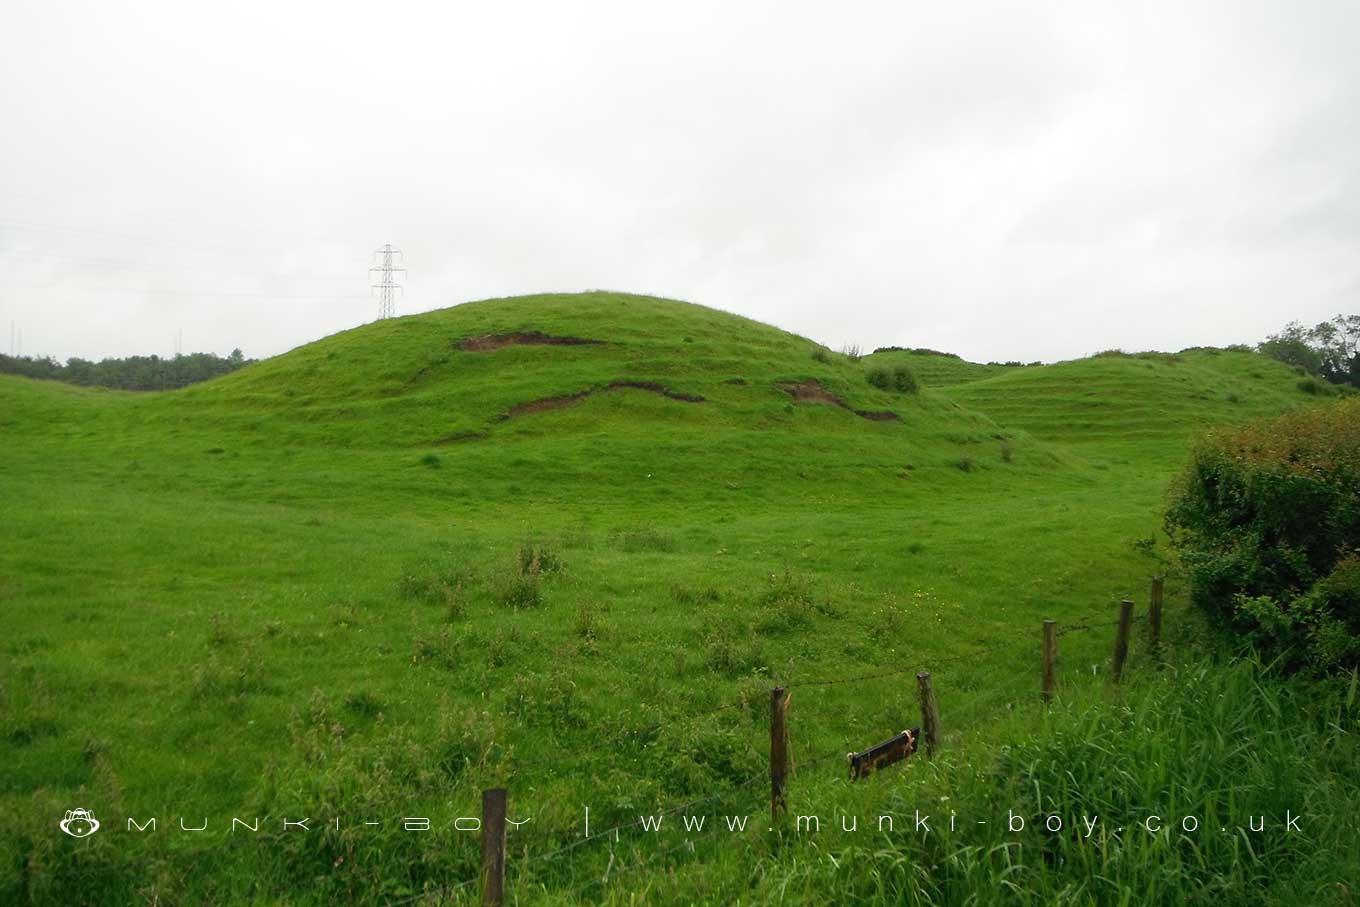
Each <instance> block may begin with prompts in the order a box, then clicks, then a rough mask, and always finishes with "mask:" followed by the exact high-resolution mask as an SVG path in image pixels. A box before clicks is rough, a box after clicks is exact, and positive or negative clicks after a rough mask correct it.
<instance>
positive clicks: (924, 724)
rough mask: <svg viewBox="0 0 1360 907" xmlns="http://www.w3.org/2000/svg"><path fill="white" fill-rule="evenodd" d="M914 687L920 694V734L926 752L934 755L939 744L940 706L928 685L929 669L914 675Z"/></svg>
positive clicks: (933, 691)
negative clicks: (923, 738) (924, 741)
mask: <svg viewBox="0 0 1360 907" xmlns="http://www.w3.org/2000/svg"><path fill="white" fill-rule="evenodd" d="M916 688H917V690H918V691H919V692H920V694H921V735H922V736H923V737H925V738H926V752H927V753H928V754H929V755H934V754H935V750H936V749H938V748H939V746H940V707H939V705H938V704H937V703H936V702H935V690H934V689H932V688H931V686H930V672H929V671H922V672H921V673H919V674H917V675H916Z"/></svg>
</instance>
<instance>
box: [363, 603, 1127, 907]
mask: <svg viewBox="0 0 1360 907" xmlns="http://www.w3.org/2000/svg"><path fill="white" fill-rule="evenodd" d="M1100 614H1101V612H1092V613H1090V614H1086V615H1083V616H1081V617H1079V618H1077V619H1076V620H1075V621H1074V622H1071V623H1067V624H1064V625H1062V626H1061V627H1059V629H1058V631H1057V632H1056V634H1055V636H1056V637H1065V636H1069V635H1072V634H1076V633H1089V632H1093V631H1096V630H1106V629H1110V628H1114V627H1118V626H1119V625H1120V624H1121V622H1122V621H1120V620H1115V621H1096V620H1095V618H1097V617H1099V616H1100ZM1146 619H1147V615H1140V616H1138V617H1135V618H1132V620H1131V621H1130V624H1133V623H1141V622H1144V621H1145V620H1146ZM1033 646H1034V640H1032V639H1029V638H1019V637H1018V638H1016V639H1010V640H1004V641H1002V640H998V641H995V642H992V643H989V644H987V645H984V646H981V647H979V648H975V649H972V650H970V651H968V652H963V653H958V654H955V655H951V656H945V657H940V658H931V659H928V660H927V661H928V663H929V665H930V666H931V667H932V668H936V667H938V666H940V665H945V664H953V663H957V662H960V661H974V660H976V659H979V658H982V657H984V656H986V655H989V654H993V653H996V652H1000V651H1004V650H1019V649H1021V648H1029V649H1031V650H1032V649H1033ZM918 671H919V669H918V668H917V667H902V668H895V669H891V670H884V671H873V672H868V673H863V674H857V675H852V676H843V677H823V678H814V679H810V680H791V681H789V682H787V683H785V684H783V685H782V688H783V689H784V690H793V689H798V688H804V687H829V686H835V685H839V684H851V683H866V682H870V681H874V680H880V679H885V678H889V677H898V676H901V675H904V674H909V673H910V674H916V673H918ZM1034 692H1036V693H1037V692H1040V691H1038V690H1036V691H1034ZM752 705H754V702H753V701H752V700H751V699H750V698H747V697H743V698H741V699H739V700H737V701H734V702H728V703H724V704H721V705H719V706H717V707H715V708H710V709H705V710H702V711H699V712H693V713H689V714H687V715H684V716H680V718H678V719H677V718H675V717H671V718H669V719H667V720H665V721H661V722H657V723H656V725H655V726H653V727H654V729H656V730H660V729H662V728H664V727H665V726H667V725H671V724H674V723H675V722H676V721H690V720H694V719H697V718H702V717H706V716H709V715H713V714H717V713H719V712H724V711H727V710H730V709H735V708H748V707H751V706H752ZM1006 705H1007V707H1011V706H1012V705H1013V703H1011V702H1007V703H1006ZM633 733H637V731H634V732H633ZM846 759H847V751H846V750H844V749H836V750H831V751H827V752H823V753H821V754H819V755H817V756H814V757H812V758H810V759H807V760H803V761H802V762H798V763H795V764H794V769H795V772H796V769H797V768H798V767H801V768H802V769H804V770H805V771H806V770H808V769H812V768H814V767H820V766H823V765H826V764H828V763H830V762H832V761H836V762H839V763H842V764H844V763H845V761H846ZM768 780H769V779H768V778H767V777H766V776H764V775H759V776H755V777H752V778H750V779H748V780H746V781H745V782H742V783H741V784H738V785H737V786H735V787H732V788H728V789H726V790H723V791H721V792H718V793H716V794H709V795H707V796H704V797H700V798H696V799H694V800H690V801H687V802H684V803H680V804H677V805H674V806H670V807H666V808H664V809H661V810H658V811H656V812H653V813H650V814H648V815H647V816H645V817H644V816H639V817H637V818H636V819H633V820H630V821H627V822H621V823H618V824H615V825H611V826H609V827H607V828H605V829H603V830H600V831H596V832H594V833H591V834H585V835H582V836H581V837H579V838H577V839H576V840H574V841H572V842H570V843H568V844H565V845H563V846H561V847H558V848H557V849H555V850H553V851H550V852H548V853H545V854H538V855H535V856H533V857H528V858H526V859H524V860H521V861H519V862H518V863H517V865H516V874H517V875H518V876H520V877H523V876H524V875H525V874H527V873H528V872H530V871H532V870H533V869H535V868H538V867H540V866H541V865H542V864H544V863H551V862H554V861H560V860H562V859H564V858H566V857H567V856H568V855H570V854H573V853H575V852H578V851H579V850H580V849H581V848H583V847H586V846H587V845H589V844H591V843H592V842H599V841H608V840H609V839H610V838H611V837H612V838H613V841H614V842H615V843H617V842H618V841H619V836H620V835H621V834H622V833H623V832H625V831H631V830H634V829H636V828H639V827H648V828H650V830H653V831H656V830H659V823H657V822H656V819H657V817H663V816H669V815H674V814H676V813H686V812H690V811H692V810H694V809H696V808H697V807H699V806H702V805H706V804H708V803H711V802H714V801H716V800H719V799H724V798H729V797H732V796H734V795H737V794H740V793H743V792H745V791H747V790H749V789H750V788H752V787H754V786H756V785H757V784H760V783H762V782H766V781H768ZM649 821H650V822H652V823H654V824H656V827H651V826H649ZM682 852H683V853H690V854H692V853H694V852H695V848H694V845H693V841H692V839H690V838H687V839H686V841H685V843H684V844H681V845H672V844H663V845H662V846H661V847H660V848H657V849H654V850H652V851H651V853H650V856H642V854H641V853H640V852H639V851H638V850H637V849H636V847H634V849H633V852H632V859H631V861H630V862H627V863H621V862H619V860H618V856H617V853H616V851H615V850H614V849H613V848H612V847H611V849H610V851H609V862H608V865H607V867H606V869H605V871H604V873H603V874H602V875H600V876H598V877H592V878H590V879H587V880H585V881H584V882H580V883H577V884H575V885H573V886H571V887H569V888H566V889H559V891H558V894H559V895H566V896H574V895H576V894H580V893H583V892H584V891H586V890H588V889H592V888H595V887H596V886H607V885H608V884H609V882H610V881H612V880H614V879H617V878H619V877H621V876H624V875H629V874H632V873H634V872H636V871H638V870H640V869H644V868H647V867H649V866H660V865H662V864H663V863H664V862H665V861H666V859H665V858H666V857H668V856H669V855H670V854H673V853H682ZM478 878H479V877H473V878H470V879H466V880H464V881H462V882H460V883H458V885H456V886H449V887H448V888H446V889H437V890H436V891H435V892H433V893H431V892H425V893H422V894H421V895H418V896H416V897H414V898H408V899H404V900H401V901H395V902H389V904H388V907H401V905H403V904H409V903H411V902H412V901H413V900H418V899H419V898H421V897H429V896H431V895H432V894H434V895H436V896H437V895H438V894H440V893H445V894H450V893H453V892H456V891H457V890H460V889H463V888H466V887H468V886H470V885H472V884H474V883H476V882H477V881H478Z"/></svg>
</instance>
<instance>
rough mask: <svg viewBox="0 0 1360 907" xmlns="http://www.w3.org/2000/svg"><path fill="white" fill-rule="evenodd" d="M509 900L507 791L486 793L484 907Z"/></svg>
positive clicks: (483, 811)
mask: <svg viewBox="0 0 1360 907" xmlns="http://www.w3.org/2000/svg"><path fill="white" fill-rule="evenodd" d="M504 900H505V788H503V787H493V788H491V789H490V790H484V791H482V907H501V903H502V902H503V901H504Z"/></svg>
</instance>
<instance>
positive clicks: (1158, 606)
mask: <svg viewBox="0 0 1360 907" xmlns="http://www.w3.org/2000/svg"><path fill="white" fill-rule="evenodd" d="M1148 639H1149V641H1150V642H1151V643H1152V647H1153V648H1154V649H1156V648H1157V647H1158V646H1159V645H1161V642H1162V577H1160V576H1154V577H1153V578H1152V592H1151V594H1150V595H1149V596H1148Z"/></svg>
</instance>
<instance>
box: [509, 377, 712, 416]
mask: <svg viewBox="0 0 1360 907" xmlns="http://www.w3.org/2000/svg"><path fill="white" fill-rule="evenodd" d="M624 389H631V390H639V391H647V392H649V393H653V394H660V395H661V396H663V397H668V398H670V399H671V400H679V401H680V402H682V403H703V402H705V401H704V398H703V397H700V396H699V395H698V394H683V393H680V392H679V391H673V390H670V389H669V388H667V387H664V386H662V385H660V384H657V383H656V382H655V381H611V382H610V383H609V384H606V385H605V386H604V387H602V388H591V389H590V390H584V391H577V392H576V393H574V394H562V395H561V396H557V397H542V398H540V399H538V400H530V401H529V402H528V403H520V404H517V405H515V406H514V407H512V408H511V409H510V411H509V412H508V413H506V414H505V415H504V416H502V417H501V418H502V419H513V418H515V417H516V416H525V415H528V414H529V413H541V412H543V411H545V410H549V409H562V408H563V407H567V406H573V405H575V404H577V403H580V402H581V401H582V400H584V399H586V398H587V397H592V396H594V395H595V394H607V393H609V392H610V391H616V390H624Z"/></svg>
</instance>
